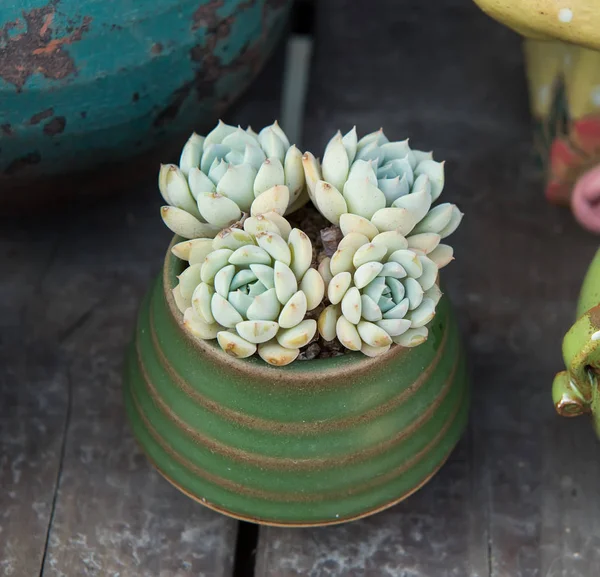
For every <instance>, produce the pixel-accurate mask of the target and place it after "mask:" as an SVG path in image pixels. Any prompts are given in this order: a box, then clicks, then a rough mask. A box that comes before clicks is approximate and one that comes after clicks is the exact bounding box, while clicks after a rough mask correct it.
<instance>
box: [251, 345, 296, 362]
mask: <svg viewBox="0 0 600 577" xmlns="http://www.w3.org/2000/svg"><path fill="white" fill-rule="evenodd" d="M258 354H259V356H260V358H261V359H262V360H263V361H265V362H266V363H269V364H270V365H274V366H276V367H284V366H285V365H289V364H290V363H292V362H294V361H295V360H296V359H297V358H298V355H299V354H300V349H286V348H285V347H282V346H281V345H280V344H279V343H278V342H276V341H270V342H268V343H264V344H261V345H258Z"/></svg>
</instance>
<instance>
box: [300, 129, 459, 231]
mask: <svg viewBox="0 0 600 577" xmlns="http://www.w3.org/2000/svg"><path fill="white" fill-rule="evenodd" d="M303 164H304V170H305V175H306V183H307V187H308V193H309V195H310V198H311V200H312V201H313V204H315V206H316V207H317V208H318V209H319V211H320V212H321V214H323V216H324V217H325V218H327V219H328V220H329V221H331V222H332V223H334V224H336V225H339V224H340V220H341V218H342V216H343V215H346V214H350V215H356V216H358V217H361V218H362V219H365V220H366V221H369V222H370V223H372V224H373V225H374V226H375V227H376V229H377V231H378V232H386V231H393V230H397V231H399V232H400V233H401V234H402V235H403V236H405V237H409V236H411V235H414V234H421V233H435V234H438V235H439V236H440V237H441V238H446V237H447V236H449V235H450V234H452V233H453V232H454V231H455V230H456V228H457V227H458V225H459V224H460V221H461V219H462V214H461V212H460V210H459V209H458V208H457V207H456V206H455V205H453V204H449V203H445V204H440V205H437V206H435V207H434V208H431V205H432V203H433V202H435V201H436V200H437V199H438V198H439V196H440V194H441V193H442V190H443V188H444V163H443V162H436V161H435V160H433V156H432V154H431V153H429V152H422V151H419V150H412V149H411V148H410V146H409V145H408V140H404V141H398V142H390V141H389V140H388V139H387V137H386V136H385V134H384V133H383V130H378V131H377V132H372V133H370V134H367V135H366V136H364V137H363V138H361V139H360V140H357V135H356V128H353V129H352V130H351V131H350V132H348V133H347V134H346V135H344V136H342V134H341V132H339V131H338V133H337V134H336V135H335V136H334V137H333V138H332V139H331V140H330V141H329V144H328V145H327V147H326V149H325V153H324V155H323V161H322V164H319V162H318V161H317V159H316V158H315V157H314V156H313V155H312V154H311V153H310V152H307V153H305V154H304V156H303ZM342 231H343V232H344V234H346V231H344V230H343V229H342Z"/></svg>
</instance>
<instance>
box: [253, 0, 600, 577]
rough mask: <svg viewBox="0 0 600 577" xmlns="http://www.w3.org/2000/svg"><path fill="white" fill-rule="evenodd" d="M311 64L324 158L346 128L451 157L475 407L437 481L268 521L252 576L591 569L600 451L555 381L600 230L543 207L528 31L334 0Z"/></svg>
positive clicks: (465, 7)
mask: <svg viewBox="0 0 600 577" xmlns="http://www.w3.org/2000/svg"><path fill="white" fill-rule="evenodd" d="M365 13H368V14H369V15H370V17H369V19H368V20H367V19H365V18H364V14H365ZM359 37H360V39H362V40H360V41H359ZM364 39H368V41H364ZM500 55H501V56H500ZM342 61H343V62H346V63H351V65H347V66H341V65H339V63H340V62H342ZM313 71H314V72H313V76H312V81H311V87H310V90H309V95H310V96H309V102H308V111H307V121H306V126H305V133H306V135H307V146H308V147H309V148H311V149H314V151H315V153H317V152H319V151H322V149H323V147H324V144H325V143H326V141H327V139H328V138H330V136H332V135H333V134H334V132H335V131H336V130H337V129H338V128H339V129H341V130H348V129H349V128H351V126H352V125H353V124H357V127H358V129H359V132H360V133H362V134H364V133H365V132H367V131H371V130H375V129H377V128H379V126H380V125H383V126H384V127H385V129H386V133H387V134H388V136H390V137H393V138H395V139H401V138H405V137H406V136H411V140H412V142H413V144H414V145H415V146H417V147H420V148H426V149H430V148H433V149H434V151H435V153H436V158H438V159H444V158H445V159H446V160H447V161H448V163H447V185H446V192H445V198H446V200H449V201H453V202H457V203H458V204H459V206H461V208H462V209H463V211H464V212H465V213H466V217H465V221H464V224H463V226H462V229H461V231H460V232H459V233H457V235H456V237H453V239H452V240H453V244H454V245H455V248H456V255H457V261H456V262H455V263H453V264H452V266H451V267H449V268H448V270H447V271H445V275H444V276H445V280H446V286H447V292H448V293H449V294H450V296H451V298H452V299H453V301H454V303H455V305H456V308H457V311H458V313H459V319H460V322H461V324H462V326H463V329H464V332H465V336H466V338H467V343H468V346H469V348H470V350H471V358H472V364H473V369H474V371H473V372H474V384H475V388H474V403H473V411H472V419H471V425H470V427H471V428H470V432H469V434H468V435H467V437H466V438H465V439H464V440H463V441H462V442H461V444H460V445H459V448H458V449H457V451H456V452H455V453H454V455H453V457H452V459H451V460H450V462H449V463H448V464H447V465H446V466H445V467H444V468H443V469H442V471H441V472H440V473H439V475H438V476H437V477H436V478H435V479H434V480H433V481H432V482H431V483H430V484H429V485H428V486H426V487H425V488H424V489H422V490H421V491H420V492H419V493H417V494H416V495H414V496H413V497H411V498H410V499H409V500H408V501H407V502H405V503H403V504H401V505H399V506H398V507H395V508H393V509H392V510H390V511H387V512H384V513H382V514H380V515H377V516H375V517H373V518H370V519H366V520H363V521H360V522H357V523H354V524H350V525H347V526H340V527H331V528H326V529H313V530H306V531H301V532H299V531H291V530H283V529H276V528H268V529H263V530H261V535H260V541H259V548H258V553H257V559H258V565H257V573H256V574H257V575H259V576H275V575H277V576H283V577H287V576H295V575H315V576H316V575H322V574H327V575H336V576H337V575H339V576H342V575H343V576H346V575H352V576H354V575H369V576H377V575H398V576H402V577H405V576H406V577H407V576H410V577H418V576H423V577H425V576H431V575H436V577H437V576H441V577H443V576H446V575H447V576H450V575H452V576H454V575H461V576H463V575H467V576H470V577H475V576H477V577H482V576H484V575H494V576H498V577H504V576H505V575H511V577H526V576H527V577H529V576H531V577H533V576H534V575H536V576H537V575H551V576H552V577H555V576H558V575H582V576H583V575H591V574H595V572H594V569H593V568H594V567H596V568H597V562H598V554H599V551H600V549H599V545H600V543H599V539H598V537H597V536H598V535H600V533H599V528H598V524H599V523H600V515H599V511H598V507H600V494H598V491H597V479H598V470H597V469H598V467H599V466H600V454H599V453H600V451H599V448H598V447H599V446H598V443H597V441H596V440H595V439H594V436H593V433H592V431H591V428H590V427H589V423H586V422H585V421H584V422H582V423H565V422H563V420H561V419H559V418H558V417H557V416H556V415H555V414H554V410H553V407H552V403H551V398H550V388H551V382H552V375H553V373H554V372H555V371H556V370H560V368H561V356H560V342H561V339H562V335H563V334H564V331H565V330H566V328H567V327H568V325H569V324H570V322H571V320H572V314H573V310H574V301H575V298H576V295H577V291H578V288H579V285H580V282H581V279H582V275H583V272H584V270H585V268H586V266H587V263H588V262H589V260H590V258H591V256H592V254H593V252H594V251H595V248H596V246H597V239H595V238H593V237H591V236H590V235H587V234H586V233H584V232H583V231H581V230H580V229H579V228H578V226H577V225H576V224H575V223H574V222H573V221H572V218H571V216H570V215H569V213H568V211H566V210H564V209H557V208H554V207H550V206H548V205H547V204H546V203H545V201H544V199H543V195H542V192H541V188H542V183H541V181H540V179H539V175H538V173H537V172H536V170H535V167H534V165H533V162H532V159H531V153H530V152H531V135H530V128H529V119H528V112H527V98H526V91H525V82H524V76H523V74H524V72H523V66H522V61H521V54H520V47H519V40H518V38H517V37H516V36H515V35H513V34H512V33H510V32H508V31H506V30H504V29H503V28H502V27H501V26H499V25H496V24H495V23H493V22H492V21H490V20H489V19H487V18H486V17H485V16H484V15H482V14H480V13H479V12H478V11H477V9H476V8H475V7H474V6H473V5H472V3H469V2H466V1H461V0H453V1H450V2H444V3H443V5H442V3H438V4H436V9H435V11H433V10H430V9H429V7H427V8H426V7H425V6H422V3H419V2H404V3H402V5H401V6H399V5H398V3H397V2H394V1H393V0H370V1H369V2H366V1H354V0H353V1H351V2H350V1H349V0H337V1H336V0H331V1H330V2H323V3H319V4H318V30H317V42H316V43H315V60H314V68H313ZM594 564H595V565H594Z"/></svg>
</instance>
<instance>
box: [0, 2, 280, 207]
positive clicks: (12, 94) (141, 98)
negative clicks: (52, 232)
mask: <svg viewBox="0 0 600 577" xmlns="http://www.w3.org/2000/svg"><path fill="white" fill-rule="evenodd" d="M290 5H291V0H279V1H273V0H251V1H247V0H219V1H215V0H153V1H150V0H130V1H127V2H125V1H124V0H117V1H115V2H95V1H93V0H83V1H76V0H52V1H50V0H42V1H41V2H40V1H35V2H34V1H33V0H24V1H22V2H9V3H8V4H7V3H6V2H5V3H2V6H0V38H1V39H2V40H1V41H0V101H1V102H2V107H0V190H1V193H0V205H3V204H16V203H19V202H20V201H21V202H22V201H24V200H26V199H28V198H32V199H33V198H34V197H37V198H38V199H39V198H42V199H43V197H44V195H46V194H54V190H56V189H63V188H65V187H71V188H72V189H74V191H77V181H78V179H77V178H73V177H71V176H64V175H65V174H67V175H70V174H71V173H72V172H73V171H83V170H89V169H92V168H98V167H102V168H101V169H99V176H102V174H103V173H107V172H114V171H116V169H114V168H113V163H121V164H122V165H123V168H122V169H121V170H120V172H119V179H120V180H121V181H123V179H124V178H126V177H128V176H129V177H132V176H135V174H136V173H137V174H140V173H142V174H143V171H139V170H134V169H133V167H132V164H131V163H132V159H136V160H137V159H141V160H139V162H142V161H143V159H145V158H146V157H147V155H149V154H150V153H151V152H152V151H153V150H154V149H155V147H156V146H157V144H159V143H160V145H161V146H162V147H164V146H165V145H166V144H167V143H169V142H173V143H177V145H178V146H181V145H182V142H183V139H184V138H185V137H186V136H188V135H189V133H190V132H191V131H192V130H193V129H196V130H202V129H205V128H208V127H209V126H211V125H212V124H213V123H214V122H215V121H216V119H217V118H218V116H219V115H221V114H222V113H223V111H224V110H225V109H226V108H227V107H228V105H229V104H230V103H231V102H232V101H233V100H234V99H235V98H236V97H237V96H238V95H239V94H240V93H241V92H242V91H243V90H244V88H245V87H246V86H247V85H248V84H249V83H250V81H251V80H252V79H253V78H254V77H255V76H256V74H257V73H258V71H259V70H260V68H261V66H262V64H263V62H264V60H265V58H266V57H267V55H268V54H269V53H270V52H271V50H272V48H273V47H274V45H275V43H276V42H277V40H278V38H279V35H280V32H281V31H282V30H283V28H284V25H285V22H286V18H287V13H288V8H289V6H290ZM152 160H153V165H154V159H152ZM109 166H110V168H109ZM61 176H62V178H61V179H60V180H58V179H59V177H61ZM74 180H75V181H76V182H75V183H73V181H74ZM88 180H89V179H88ZM78 182H80V181H78ZM87 188H88V187H87V186H86V189H87Z"/></svg>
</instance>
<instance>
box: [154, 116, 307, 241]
mask: <svg viewBox="0 0 600 577" xmlns="http://www.w3.org/2000/svg"><path fill="white" fill-rule="evenodd" d="M158 186H159V189H160V192H161V194H162V196H163V198H164V199H165V201H166V202H167V206H163V207H162V209H161V215H162V218H163V220H164V222H165V224H166V225H167V226H168V227H169V228H170V229H171V230H172V231H173V232H174V233H176V234H178V235H180V236H182V237H184V238H188V239H191V238H202V237H206V238H214V236H215V235H216V234H217V233H218V232H219V231H220V230H222V229H223V228H226V227H228V226H230V225H232V224H234V223H236V222H238V221H240V220H241V219H242V218H243V216H244V215H245V214H248V213H250V214H252V215H255V214H262V213H264V212H269V211H275V212H277V213H278V214H280V215H283V214H285V213H287V212H290V211H291V210H293V209H295V208H297V207H298V206H301V204H303V202H304V201H305V198H304V197H305V195H304V194H303V193H304V191H305V189H306V187H305V178H304V170H303V167H302V154H301V152H300V151H299V150H298V149H297V148H296V147H295V146H290V143H289V140H288V138H287V136H286V135H285V133H284V132H283V130H282V129H281V128H280V126H279V125H278V124H277V122H274V123H273V124H272V125H270V126H266V127H265V128H263V129H262V130H261V131H260V132H259V133H258V134H256V133H255V132H254V131H253V130H252V129H251V128H250V127H248V128H247V129H246V130H243V129H242V128H240V127H239V126H238V127H237V128H236V127H234V126H229V125H227V124H225V123H224V122H221V121H219V124H218V125H217V126H216V127H215V128H214V129H213V130H212V131H211V132H209V133H208V134H207V135H206V137H203V136H199V135H198V134H195V133H194V134H192V136H191V137H190V138H189V140H188V141H187V143H186V144H185V146H184V147H183V150H182V153H181V159H180V161H179V166H176V165H175V164H163V165H161V168H160V172H159V177H158Z"/></svg>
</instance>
